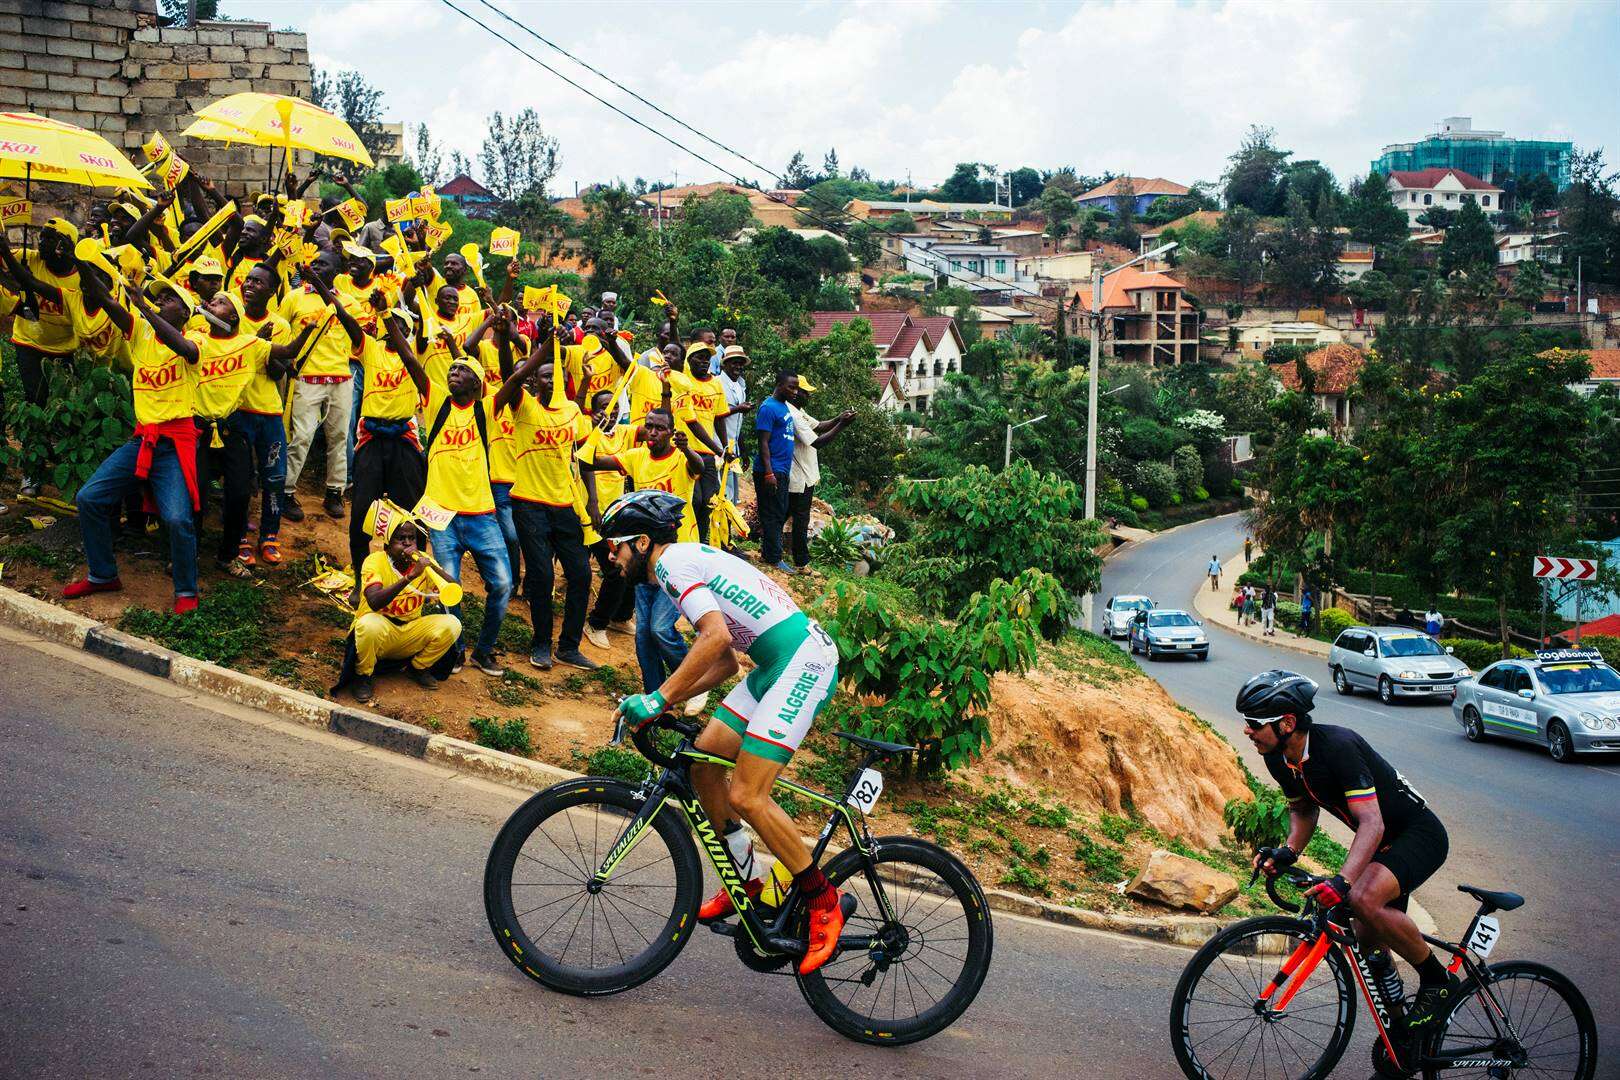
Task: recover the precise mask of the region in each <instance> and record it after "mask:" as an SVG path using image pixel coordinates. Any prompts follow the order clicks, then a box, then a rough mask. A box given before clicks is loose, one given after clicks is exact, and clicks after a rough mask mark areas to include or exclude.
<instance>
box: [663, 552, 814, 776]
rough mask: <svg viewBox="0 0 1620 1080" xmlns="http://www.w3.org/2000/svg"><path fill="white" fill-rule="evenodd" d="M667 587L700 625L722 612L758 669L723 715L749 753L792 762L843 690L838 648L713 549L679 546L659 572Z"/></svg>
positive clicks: (774, 587) (761, 580) (762, 580)
mask: <svg viewBox="0 0 1620 1080" xmlns="http://www.w3.org/2000/svg"><path fill="white" fill-rule="evenodd" d="M653 574H654V576H656V577H657V578H658V584H659V586H660V587H661V588H662V589H663V590H664V592H665V593H667V594H668V595H669V597H670V599H672V600H674V601H675V605H676V606H677V607H678V608H680V610H681V614H682V615H684V616H686V620H687V622H689V623H691V624H692V625H693V626H694V627H695V626H697V623H698V620H699V619H701V618H703V616H705V615H707V614H709V612H711V611H718V612H719V613H720V614H721V616H722V617H723V618H724V619H725V620H726V628H727V629H728V630H730V631H731V642H732V646H733V647H734V648H736V649H738V650H739V651H742V652H746V653H747V654H748V658H749V659H750V660H752V661H753V662H754V670H753V671H752V672H750V673H749V675H748V677H747V678H746V679H744V680H743V681H742V682H740V683H738V684H737V686H736V687H735V688H734V689H733V690H732V691H731V693H729V694H727V695H726V699H725V700H724V701H723V702H721V703H720V707H719V710H718V712H717V715H718V716H719V718H720V720H721V721H722V722H723V723H725V724H726V725H727V726H728V727H730V728H731V729H732V730H733V731H736V732H737V733H738V734H740V735H742V737H743V745H742V748H743V749H744V750H746V751H749V752H752V753H755V754H758V755H760V756H761V757H765V758H769V759H771V760H772V761H781V762H785V761H787V760H788V759H789V758H790V757H792V756H793V751H794V750H796V749H798V747H799V743H800V742H801V741H802V740H803V739H804V735H805V732H807V731H809V730H810V724H811V722H812V721H814V720H815V718H816V714H817V713H819V712H820V711H821V707H822V706H823V705H825V704H826V703H827V701H828V699H829V698H831V697H832V694H833V690H834V689H835V688H836V687H837V685H838V648H837V646H835V645H834V644H833V642H832V639H831V638H830V637H828V636H827V632H826V631H825V630H823V629H822V628H821V627H820V626H818V625H817V624H816V622H815V620H813V619H811V618H810V617H809V616H807V615H806V614H805V613H804V612H802V611H800V610H799V605H798V604H795V603H794V602H793V598H792V597H790V596H789V595H788V594H787V593H786V592H785V591H784V590H783V589H782V587H781V586H780V585H778V584H777V583H776V582H774V581H772V580H771V579H770V578H769V577H768V576H766V575H765V574H764V573H761V572H760V571H759V570H758V569H756V568H755V567H753V566H750V565H749V564H748V563H746V562H744V561H743V560H741V559H739V558H737V557H736V556H735V555H727V554H726V553H725V552H723V551H720V550H718V549H717V548H712V547H710V546H708V545H707V544H671V545H669V546H668V547H666V548H665V549H664V551H663V554H662V555H660V556H659V558H658V562H657V564H656V565H654V567H653Z"/></svg>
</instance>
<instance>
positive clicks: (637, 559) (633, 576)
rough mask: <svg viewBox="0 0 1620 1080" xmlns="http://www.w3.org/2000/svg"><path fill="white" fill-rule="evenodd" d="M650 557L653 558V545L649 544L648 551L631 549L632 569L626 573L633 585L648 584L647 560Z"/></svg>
mask: <svg viewBox="0 0 1620 1080" xmlns="http://www.w3.org/2000/svg"><path fill="white" fill-rule="evenodd" d="M650 558H652V547H651V545H649V546H648V548H647V550H646V551H639V550H637V549H635V548H631V549H630V569H628V570H626V571H625V575H626V576H627V577H628V578H629V580H630V583H631V584H632V585H645V584H647V560H649V559H650Z"/></svg>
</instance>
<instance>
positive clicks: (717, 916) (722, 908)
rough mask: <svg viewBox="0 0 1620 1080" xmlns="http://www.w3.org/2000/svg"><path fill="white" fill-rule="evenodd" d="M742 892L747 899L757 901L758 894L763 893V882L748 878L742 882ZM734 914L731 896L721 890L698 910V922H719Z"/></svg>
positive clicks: (761, 879) (735, 910)
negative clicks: (746, 895)
mask: <svg viewBox="0 0 1620 1080" xmlns="http://www.w3.org/2000/svg"><path fill="white" fill-rule="evenodd" d="M743 891H744V892H746V893H747V894H748V899H750V900H758V899H759V894H760V893H762V892H764V891H765V880H764V879H763V878H750V879H749V880H747V881H745V882H743ZM736 912H737V908H736V907H735V906H734V905H733V904H732V902H731V894H730V893H728V892H726V890H725V889H721V890H720V891H719V892H717V893H715V894H714V895H713V896H711V897H709V898H708V899H707V900H705V901H704V903H703V906H702V907H700V908H698V922H700V923H704V924H708V923H712V922H719V921H720V920H721V919H725V918H730V917H731V916H732V915H734V914H736Z"/></svg>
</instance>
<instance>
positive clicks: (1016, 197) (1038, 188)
mask: <svg viewBox="0 0 1620 1080" xmlns="http://www.w3.org/2000/svg"><path fill="white" fill-rule="evenodd" d="M1007 184H1008V186H1009V187H1010V188H1011V190H1012V204H1013V205H1014V206H1023V205H1024V204H1025V203H1027V202H1030V201H1031V200H1033V199H1035V198H1037V197H1038V196H1039V195H1040V194H1041V192H1042V191H1044V190H1045V188H1046V182H1045V181H1044V180H1042V179H1041V174H1040V171H1039V170H1037V169H1032V168H1030V167H1029V166H1028V165H1025V166H1024V167H1023V168H1021V169H1014V170H1013V171H1012V172H1010V173H1008V174H1007Z"/></svg>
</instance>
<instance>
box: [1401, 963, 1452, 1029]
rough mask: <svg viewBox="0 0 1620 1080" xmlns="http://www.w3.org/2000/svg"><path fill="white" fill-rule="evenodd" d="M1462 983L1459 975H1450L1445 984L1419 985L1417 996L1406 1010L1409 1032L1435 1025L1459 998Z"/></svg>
mask: <svg viewBox="0 0 1620 1080" xmlns="http://www.w3.org/2000/svg"><path fill="white" fill-rule="evenodd" d="M1460 985H1461V982H1460V981H1459V980H1458V978H1457V976H1455V975H1448V976H1446V981H1445V983H1444V984H1443V985H1440V986H1420V987H1418V992H1417V997H1416V998H1414V999H1413V1000H1412V1004H1411V1005H1410V1006H1408V1007H1407V1010H1406V1030H1407V1032H1408V1033H1411V1034H1415V1033H1417V1032H1420V1031H1427V1030H1428V1029H1429V1028H1431V1027H1433V1026H1434V1025H1435V1023H1436V1022H1438V1021H1439V1019H1440V1018H1441V1017H1442V1016H1444V1015H1445V1014H1446V1010H1447V1009H1449V1008H1450V1007H1451V1005H1452V1003H1453V1002H1454V1001H1456V1000H1457V989H1458V987H1459V986H1460Z"/></svg>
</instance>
